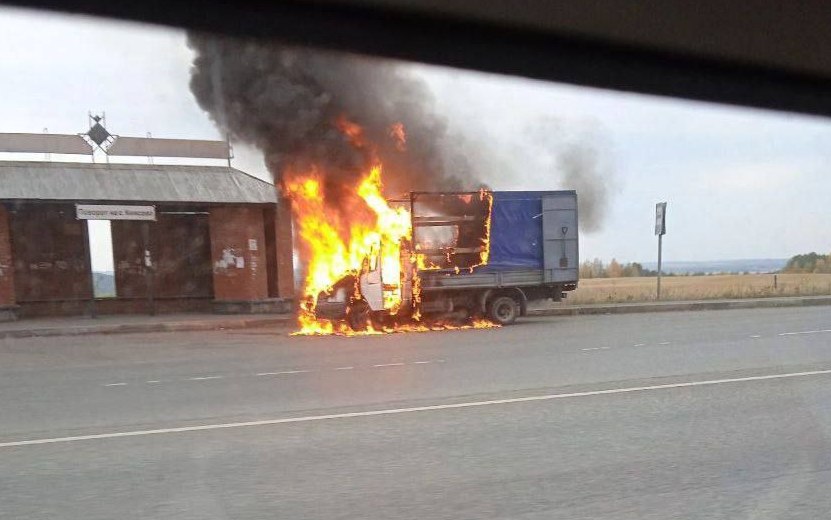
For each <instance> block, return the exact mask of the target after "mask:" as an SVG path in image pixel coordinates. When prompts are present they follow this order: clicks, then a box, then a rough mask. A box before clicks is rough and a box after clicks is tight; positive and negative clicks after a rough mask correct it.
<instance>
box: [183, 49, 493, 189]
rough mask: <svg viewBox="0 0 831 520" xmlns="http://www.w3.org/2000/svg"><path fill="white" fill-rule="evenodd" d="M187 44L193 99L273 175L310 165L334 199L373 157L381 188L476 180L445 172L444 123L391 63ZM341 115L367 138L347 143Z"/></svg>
mask: <svg viewBox="0 0 831 520" xmlns="http://www.w3.org/2000/svg"><path fill="white" fill-rule="evenodd" d="M188 44H189V45H190V47H191V48H192V49H193V50H194V52H195V54H196V55H195V58H194V60H193V67H192V70H191V81H190V87H191V90H192V92H193V94H194V96H195V97H196V100H197V102H198V103H199V105H200V106H201V107H202V108H203V109H204V110H205V111H207V112H208V114H210V116H211V118H212V119H213V120H214V122H215V123H216V124H217V126H219V127H220V128H221V129H222V130H223V131H225V132H227V133H228V134H230V136H231V138H232V139H234V140H236V141H241V142H245V143H249V144H253V145H255V146H256V147H258V148H259V149H260V150H262V152H263V153H264V155H265V161H266V165H267V166H268V168H269V170H270V171H271V173H272V174H273V175H274V178H275V182H280V180H281V179H282V178H283V175H286V174H287V173H290V172H294V173H304V172H305V171H308V169H309V168H311V167H312V165H315V166H317V167H318V168H319V171H321V172H322V173H323V175H324V189H325V190H326V193H325V194H326V195H327V197H328V198H330V199H334V200H337V199H338V198H339V196H340V195H342V188H343V187H346V186H349V187H351V186H354V184H355V180H356V179H357V178H359V177H360V176H362V175H363V174H365V173H366V171H367V167H368V166H369V165H370V163H371V162H373V160H374V159H375V158H377V159H379V160H380V161H381V162H382V163H383V167H384V183H385V186H386V191H387V193H388V194H391V195H396V194H399V193H403V192H406V191H410V190H416V191H437V190H458V189H473V188H477V187H478V185H479V183H478V182H477V181H476V179H475V177H474V176H473V175H470V174H469V171H454V172H452V173H450V172H447V171H445V169H444V164H446V162H447V161H446V160H445V156H446V154H447V152H452V148H453V145H454V143H453V142H451V139H450V138H449V136H448V133H447V125H446V122H445V120H444V118H443V117H442V116H441V115H440V114H437V113H436V111H435V110H434V107H433V98H432V95H431V93H430V91H429V90H428V88H427V86H426V85H425V84H424V83H423V82H422V81H420V80H418V79H416V78H414V77H412V76H409V75H407V74H406V73H405V72H404V71H402V70H401V69H399V68H398V67H396V65H395V64H393V63H392V62H389V61H383V60H375V59H368V58H362V57H358V56H353V55H346V54H339V53H329V52H321V51H317V50H306V49H300V48H290V47H285V46H280V45H278V44H273V43H268V42H260V41H246V40H237V39H229V38H224V37H215V36H207V35H202V34H190V35H189V36H188ZM344 119H345V120H348V121H351V122H353V123H356V124H357V125H360V126H361V127H362V129H363V135H362V140H363V141H364V142H365V143H370V144H367V145H364V146H355V143H354V142H350V139H349V138H348V137H347V136H346V135H344V132H342V131H341V130H340V129H339V128H338V121H342V120H344ZM396 123H403V126H404V129H405V131H406V144H404V145H402V144H401V143H400V141H398V140H397V139H396V137H395V135H394V134H395V131H394V126H393V125H395V124H396ZM353 141H354V140H353Z"/></svg>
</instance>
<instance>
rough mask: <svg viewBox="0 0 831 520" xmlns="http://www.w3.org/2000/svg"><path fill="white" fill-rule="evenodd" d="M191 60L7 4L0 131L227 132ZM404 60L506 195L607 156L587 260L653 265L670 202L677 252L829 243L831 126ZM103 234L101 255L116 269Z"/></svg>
mask: <svg viewBox="0 0 831 520" xmlns="http://www.w3.org/2000/svg"><path fill="white" fill-rule="evenodd" d="M191 59H192V53H191V51H190V49H188V47H187V45H186V43H185V35H184V32H183V31H180V30H174V29H169V28H160V27H154V26H147V25H139V24H131V23H125V22H113V21H109V20H103V19H96V18H88V17H77V16H69V15H63V14H44V13H38V12H32V11H24V10H17V9H8V8H2V9H0V77H2V78H3V87H2V94H3V95H2V96H0V114H2V117H0V132H42V131H44V129H47V128H48V130H49V132H54V133H79V132H84V131H86V129H87V128H88V126H87V114H88V112H89V111H92V112H94V113H96V112H97V113H100V112H106V117H107V128H108V129H109V130H110V131H111V132H112V133H115V134H120V135H131V136H144V135H146V134H147V133H148V132H151V133H152V135H153V136H154V137H165V138H192V139H216V138H221V135H220V133H219V132H218V131H217V129H216V128H215V127H214V125H213V124H212V123H211V121H210V119H209V118H208V116H207V114H205V113H204V112H203V111H202V110H201V109H200V108H199V106H198V105H197V104H196V102H195V100H194V99H193V96H192V95H191V93H190V90H189V88H188V80H189V74H190V72H189V69H190V62H191ZM401 66H402V67H404V68H406V69H407V72H408V73H409V74H411V75H412V76H414V77H416V78H419V79H421V80H422V81H425V82H426V83H427V84H428V85H429V87H430V88H431V90H432V91H433V95H434V97H435V103H436V106H437V109H438V110H439V111H440V112H441V113H443V114H445V115H446V117H447V121H448V125H449V127H450V128H451V129H452V130H453V131H454V132H456V133H460V134H463V135H464V136H465V138H466V140H467V141H469V142H470V143H474V145H475V146H473V147H472V148H469V149H468V147H466V149H465V151H466V153H471V154H476V155H477V157H478V159H479V160H480V161H484V162H485V164H483V167H482V169H483V178H484V180H486V182H487V183H488V184H489V185H490V186H491V187H493V188H494V189H498V190H499V189H501V190H509V189H529V190H545V189H571V188H573V187H574V186H569V185H566V184H565V179H564V176H563V175H562V172H560V171H558V168H557V164H556V163H555V162H554V161H552V160H551V157H552V155H551V150H555V149H557V148H558V147H559V146H561V145H562V143H563V142H569V141H572V142H573V141H575V140H577V141H581V142H586V143H588V144H589V145H590V146H591V148H592V149H594V150H595V151H596V154H597V158H598V161H599V163H600V164H601V165H602V171H603V172H604V174H603V177H602V181H603V183H604V185H605V187H606V189H607V191H608V205H607V207H606V215H605V218H604V219H603V222H602V225H601V227H600V228H599V229H598V230H597V231H594V232H590V233H589V232H583V233H582V235H581V242H580V254H581V257H582V258H583V259H587V258H601V259H603V260H605V261H608V260H611V259H612V258H616V259H617V260H618V261H640V262H648V261H654V259H655V256H656V254H657V240H656V237H655V236H654V235H653V226H654V212H655V203H657V202H660V201H666V202H667V203H668V208H667V235H666V236H665V237H664V259H665V260H670V261H671V260H678V261H682V260H683V261H704V260H717V259H743V258H787V257H790V256H792V255H795V254H798V253H805V252H810V251H818V252H825V253H827V252H831V225H829V221H831V204H829V202H828V201H829V195H831V175H827V173H829V165H831V120H829V119H826V118H818V117H809V116H802V115H794V114H786V113H780V112H772V111H763V110H756V109H747V108H738V107H731V106H723V105H716V104H709V103H700V102H691V101H682V100H675V99H668V98H659V97H654V96H646V95H638V94H630V93H622V92H614V91H606V90H599V89H591V88H585V87H576V86H569V85H561V84H555V83H549V82H541V81H534V80H528V79H523V78H516V77H509V76H500V75H493V74H484V73H476V72H470V71H461V70H454V69H448V68H443V67H434V66H427V65H420V64H402V65H401ZM529 136H533V137H529ZM234 150H235V158H234V162H233V164H234V166H235V167H237V168H239V169H242V170H244V171H247V172H249V173H252V174H254V175H257V176H260V177H262V178H266V179H269V178H270V174H269V173H268V171H267V170H266V168H265V166H264V165H263V162H262V157H261V155H260V154H259V152H258V151H257V150H255V149H251V148H249V147H246V146H244V145H241V144H239V143H237V144H235V145H234ZM477 150H478V152H477ZM7 155H8V154H7ZM4 158H12V157H2V154H0V160H2V159H4ZM52 159H53V160H55V159H56V158H55V157H54V156H53V158H52ZM474 162H475V161H474ZM96 229H106V228H105V226H98V227H97V228H96ZM96 235H97V236H96V239H95V240H94V242H93V245H92V248H93V256H94V262H95V263H96V264H97V265H99V266H100V265H106V264H107V261H108V255H109V258H111V252H109V251H108V249H107V247H106V244H105V241H102V240H101V239H100V238H101V237H100V235H101V233H100V232H99V233H97V234H96ZM110 263H111V262H110Z"/></svg>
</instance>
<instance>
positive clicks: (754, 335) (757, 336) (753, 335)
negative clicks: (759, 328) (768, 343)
mask: <svg viewBox="0 0 831 520" xmlns="http://www.w3.org/2000/svg"><path fill="white" fill-rule="evenodd" d="M750 337H751V338H754V339H756V338H761V337H762V336H760V335H758V334H752V335H751V336H750Z"/></svg>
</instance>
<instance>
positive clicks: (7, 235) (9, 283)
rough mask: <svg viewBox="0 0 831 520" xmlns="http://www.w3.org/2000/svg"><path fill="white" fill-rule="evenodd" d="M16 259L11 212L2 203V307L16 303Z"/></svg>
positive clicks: (0, 242) (0, 301) (0, 247)
mask: <svg viewBox="0 0 831 520" xmlns="http://www.w3.org/2000/svg"><path fill="white" fill-rule="evenodd" d="M14 303H15V295H14V260H13V259H12V245H11V229H10V227H9V212H8V210H7V209H6V207H5V206H3V205H2V204H0V307H2V306H4V305H14Z"/></svg>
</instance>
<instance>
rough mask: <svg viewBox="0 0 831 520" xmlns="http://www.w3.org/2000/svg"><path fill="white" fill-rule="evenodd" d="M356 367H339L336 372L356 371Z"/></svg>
mask: <svg viewBox="0 0 831 520" xmlns="http://www.w3.org/2000/svg"><path fill="white" fill-rule="evenodd" d="M354 369H355V367H338V368H336V369H335V370H354Z"/></svg>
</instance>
